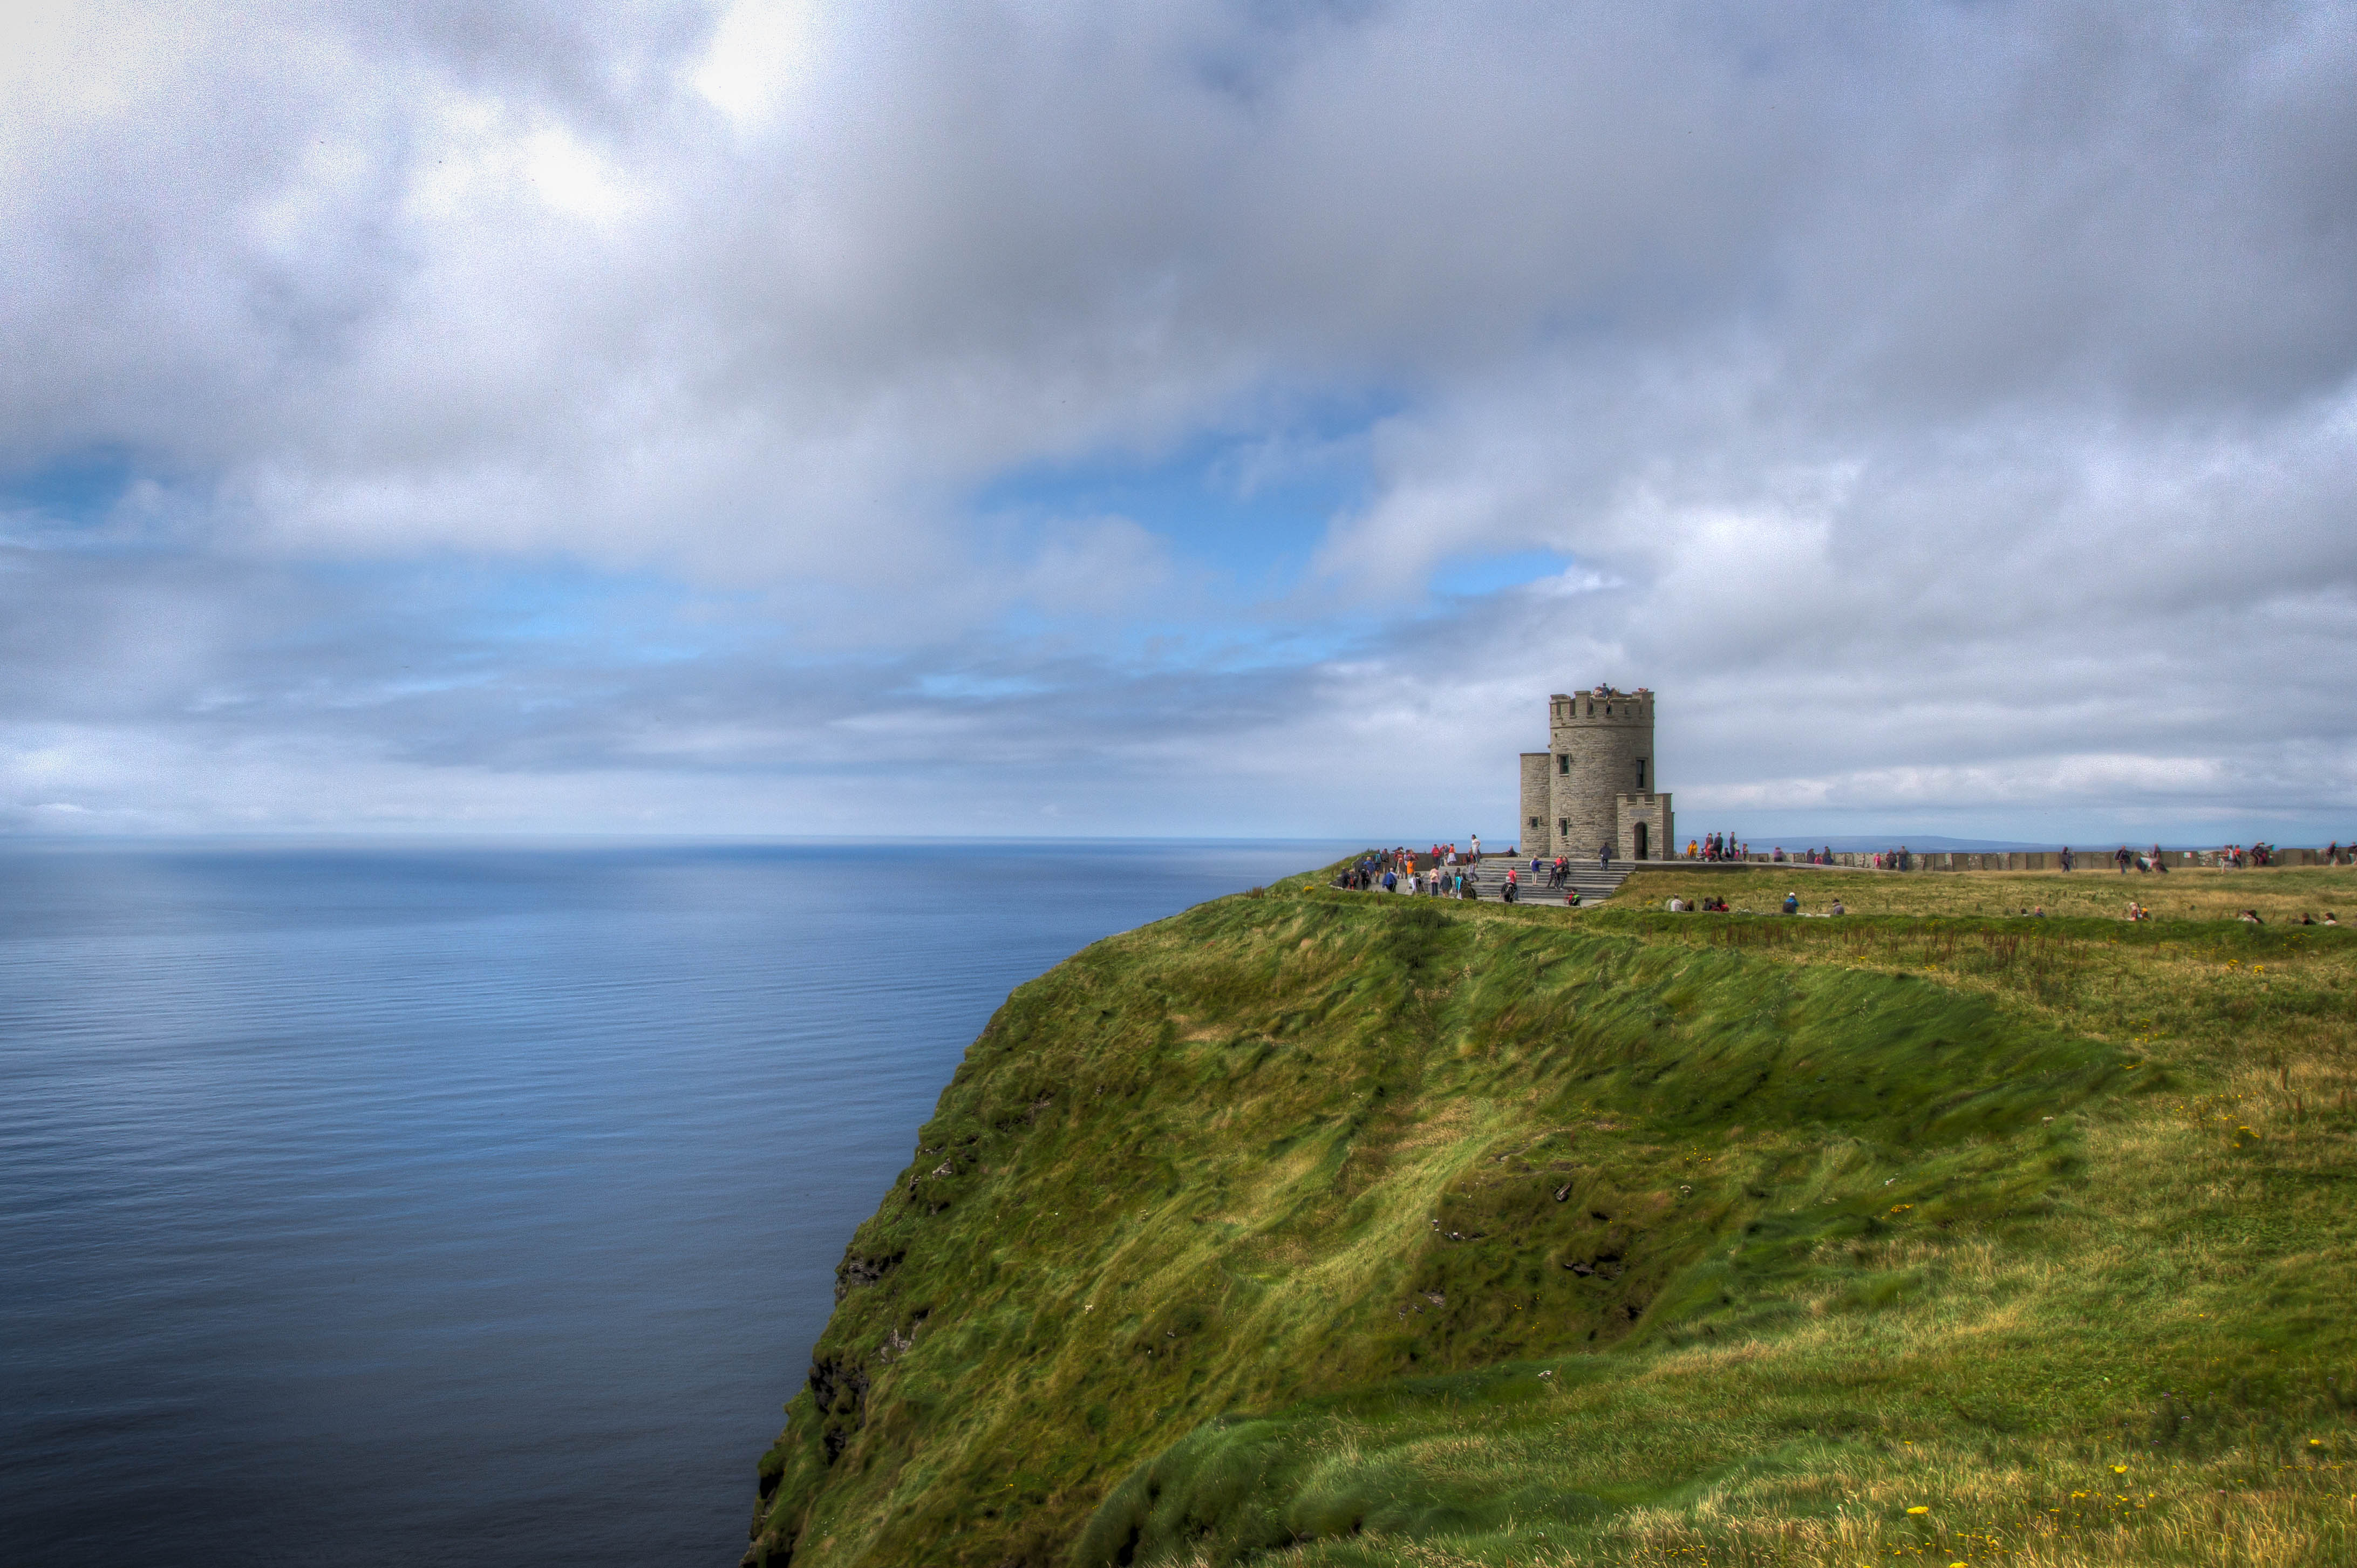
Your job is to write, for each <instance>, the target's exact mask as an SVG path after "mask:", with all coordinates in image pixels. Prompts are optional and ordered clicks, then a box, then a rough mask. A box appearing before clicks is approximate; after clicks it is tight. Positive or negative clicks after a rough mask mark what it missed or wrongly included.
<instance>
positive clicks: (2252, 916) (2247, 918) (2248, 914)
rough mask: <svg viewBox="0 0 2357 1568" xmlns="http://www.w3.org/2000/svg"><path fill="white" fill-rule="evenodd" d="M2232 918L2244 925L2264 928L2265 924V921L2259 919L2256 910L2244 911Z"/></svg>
mask: <svg viewBox="0 0 2357 1568" xmlns="http://www.w3.org/2000/svg"><path fill="white" fill-rule="evenodd" d="M2234 918H2236V919H2238V920H2241V921H2242V922H2244V924H2245V925H2252V926H2264V925H2266V921H2265V920H2262V919H2260V918H2259V912H2258V911H2257V910H2256V909H2245V910H2244V911H2243V912H2242V913H2241V914H2239V915H2237V916H2235V917H2234Z"/></svg>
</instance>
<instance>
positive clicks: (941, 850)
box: [0, 843, 1347, 1568]
mask: <svg viewBox="0 0 2357 1568" xmlns="http://www.w3.org/2000/svg"><path fill="white" fill-rule="evenodd" d="M1345 847H1347V846H1341V845H1325V844H1302V843H1293V844H1271V843H1259V844H1234V843H1185V844H1105V843H1060V844H1052V843H1051V844H1038V843H1029V844H996V845H990V844H963V845H845V844H822V845H792V846H762V847H748V848H677V847H665V848H630V849H612V848H608V849H580V848H568V849H550V848H523V849H516V848H510V849H499V850H490V849H442V850H435V849H416V848H401V849H350V848H343V849H318V848H308V849H285V848H274V849H256V848H211V849H198V850H187V849H182V850H156V849H124V848H100V849H89V848H42V847H21V846H20V847H13V848H0V1561H5V1562H6V1563H11V1564H52V1563H55V1564H66V1563H73V1564H83V1563H94V1562H102V1561H104V1562H118V1561H120V1562H136V1563H189V1564H207V1565H210V1564H248V1563H251V1564H277V1563H288V1564H293V1563H303V1564H313V1565H317V1564H338V1563H354V1564H359V1563H368V1564H371V1565H378V1564H383V1563H404V1564H408V1563H436V1564H445V1563H447V1564H472V1563H484V1564H490V1563H498V1564H502V1565H512V1564H514V1563H522V1562H540V1561H557V1562H564V1563H568V1564H583V1565H599V1564H614V1565H617V1568H619V1565H625V1564H629V1565H637V1564H654V1563H707V1564H722V1563H733V1562H734V1561H735V1560H736V1557H737V1553H738V1552H741V1551H742V1550H743V1545H744V1541H745V1527H746V1524H747V1522H748V1519H749V1516H750V1510H751V1506H752V1496H753V1462H754V1460H755V1459H756V1457H757V1456H758V1455H759V1453H760V1451H761V1450H762V1448H764V1447H765V1446H766V1445H767V1444H768V1443H769V1441H770V1438H771V1437H772V1436H773V1435H774V1434H775V1433H776V1431H777V1429H778V1427H779V1425H780V1420H781V1417H780V1404H781V1403H782V1402H784V1401H785V1400H786V1399H787V1398H788V1397H790V1396H791V1393H792V1392H793V1391H794V1389H795V1388H796V1387H797V1386H798V1385H799V1383H800V1380H801V1378H802V1373H803V1371H804V1369H805V1368H806V1366H807V1359H808V1353H809V1349H810V1345H811V1342H812V1340H813V1339H814V1338H815V1337H816V1336H817V1334H818V1331H819V1329H820V1328H821V1326H823V1323H824V1321H825V1317H826V1314H827V1311H828V1308H829V1307H830V1305H832V1297H833V1284H834V1265H835V1263H836V1262H837V1261H838V1260H839V1259H840V1257H841V1255H842V1252H843V1247H844V1243H845V1241H846V1240H848V1238H849V1236H850V1234H851V1231H852V1230H853V1228H854V1227H855V1226H856V1225H857V1224H858V1222H859V1221H860V1220H861V1219H864V1218H866V1215H867V1214H868V1213H869V1212H871V1211H872V1210H873V1208H875V1206H876V1204H877V1201H878V1199H879V1198H880V1197H882V1195H883V1191H884V1188H885V1187H886V1185H887V1184H888V1182H889V1181H890V1180H891V1179H892V1176H893V1175H894V1174H895V1173H896V1172H897V1171H898V1170H899V1168H900V1166H901V1165H903V1164H904V1163H905V1162H906V1160H907V1158H908V1156H909V1149H910V1147H911V1146H912V1144H913V1141H914V1133H915V1131H916V1128H917V1126H918V1124H919V1123H920V1122H921V1121H922V1120H923V1119H924V1118H925V1116H926V1115H927V1114H929V1113H930V1112H931V1108H932V1105H933V1101H934V1099H935V1097H936V1095H937V1094H938V1093H939V1091H940V1090H941V1087H942V1084H943V1083H944V1082H945V1081H946V1080H947V1078H948V1075H949V1072H950V1070H951V1069H952V1067H953V1066H954V1065H955V1063H956V1061H957V1058H958V1056H959V1054H960V1053H961V1052H962V1051H963V1049H964V1047H965V1046H966V1044H967V1042H968V1041H969V1040H971V1039H972V1038H973V1036H974V1034H975V1033H976V1032H977V1031H978V1030H979V1029H980V1028H981V1026H982V1025H983V1023H984V1022H985V1020H986V1019H987V1018H988V1016H989V1015H990V1013H991V1011H992V1009H993V1008H995V1007H996V1005H997V1004H998V1003H999V1001H1000V1000H1001V998H1003V997H1004V996H1005V994H1006V992H1007V991H1008V990H1009V989H1010V988H1011V987H1012V986H1014V985H1016V984H1017V983H1020V982H1022V981H1023V980H1026V979H1028V978H1029V977H1030V976H1032V975H1034V974H1037V973H1039V972H1040V971H1042V970H1044V969H1046V968H1048V967H1049V965H1051V964H1053V963H1054V962H1055V961H1058V960H1059V959H1060V958H1063V957H1064V956H1065V955H1067V954H1068V953H1071V952H1072V951H1074V950H1077V949H1079V948H1081V947H1083V946H1085V945H1086V944H1087V943H1089V942H1090V941H1092V940H1095V939H1097V938H1099V937H1102V936H1104V935H1107V934H1109V933H1111V932H1114V931H1117V930H1122V929H1128V928H1130V927H1134V926H1136V925H1139V924H1142V923H1144V922H1146V921H1147V920H1150V919H1154V918H1159V917H1161V916H1164V915H1168V914H1170V913H1173V912H1175V911H1177V910H1179V909H1180V908H1185V907H1186V906H1188V905H1189V904H1192V903H1195V902H1198V901H1200V900H1201V899H1203V898H1207V897H1214V896H1216V895H1219V894H1222V893H1228V892H1232V891H1235V890H1236V889H1238V888H1241V887H1244V886H1250V885H1252V884H1254V883H1255V882H1265V881H1267V880H1270V879H1272V878H1274V877H1275V876H1278V875H1283V874H1285V873H1286V872H1291V871H1299V870H1304V869H1307V868H1308V867H1309V866H1312V865H1318V864H1319V863H1321V862H1323V861H1325V860H1329V859H1331V858H1333V857H1334V856H1335V855H1337V854H1340V853H1342V851H1343V849H1344V848H1345Z"/></svg>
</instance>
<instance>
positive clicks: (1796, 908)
mask: <svg viewBox="0 0 2357 1568" xmlns="http://www.w3.org/2000/svg"><path fill="white" fill-rule="evenodd" d="M1800 912H1801V896H1800V895H1799V894H1798V893H1787V894H1785V895H1784V913H1786V914H1787V915H1797V914H1799V913H1800Z"/></svg>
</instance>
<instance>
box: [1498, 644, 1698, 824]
mask: <svg viewBox="0 0 2357 1568" xmlns="http://www.w3.org/2000/svg"><path fill="white" fill-rule="evenodd" d="M1658 782H1659V781H1658V780H1657V779H1655V777H1654V773H1653V693H1651V692H1649V691H1647V690H1646V689H1645V688H1644V687H1642V686H1640V687H1639V688H1637V690H1635V691H1633V692H1622V691H1618V690H1615V689H1614V688H1612V687H1610V686H1598V687H1596V688H1594V689H1593V690H1591V691H1587V692H1578V693H1564V692H1558V693H1555V695H1554V696H1552V697H1549V698H1548V699H1547V749H1546V750H1544V751H1531V752H1524V753H1523V758H1522V786H1523V788H1522V797H1523V810H1522V820H1521V823H1520V830H1521V831H1520V837H1521V848H1522V852H1523V854H1546V855H1556V854H1567V855H1572V856H1574V857H1577V858H1588V857H1592V856H1594V855H1595V854H1597V853H1598V851H1599V850H1601V849H1603V848H1605V847H1607V846H1608V845H1609V847H1610V849H1611V851H1612V856H1613V858H1614V859H1616V860H1660V859H1663V858H1666V857H1668V856H1670V855H1673V854H1675V853H1676V851H1675V848H1674V844H1675V843H1676V839H1677V825H1676V822H1675V821H1674V819H1673V817H1672V816H1671V813H1670V798H1669V796H1668V795H1666V794H1663V793H1662V792H1661V791H1660V790H1659V789H1657V788H1656V785H1657V784H1658Z"/></svg>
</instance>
